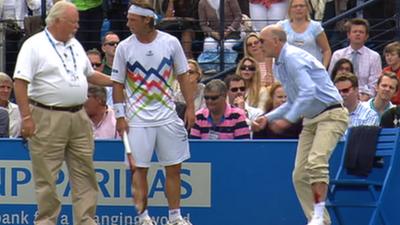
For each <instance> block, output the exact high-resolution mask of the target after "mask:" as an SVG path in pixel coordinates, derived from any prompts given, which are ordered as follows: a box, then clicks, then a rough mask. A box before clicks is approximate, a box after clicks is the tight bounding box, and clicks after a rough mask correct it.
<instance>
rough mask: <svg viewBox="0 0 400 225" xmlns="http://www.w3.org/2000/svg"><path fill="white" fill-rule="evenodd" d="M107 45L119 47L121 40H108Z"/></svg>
mask: <svg viewBox="0 0 400 225" xmlns="http://www.w3.org/2000/svg"><path fill="white" fill-rule="evenodd" d="M104 44H105V45H108V46H114V47H117V45H118V44H119V42H107V43H104Z"/></svg>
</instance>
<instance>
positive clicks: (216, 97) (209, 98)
mask: <svg viewBox="0 0 400 225" xmlns="http://www.w3.org/2000/svg"><path fill="white" fill-rule="evenodd" d="M219 96H220V95H214V96H211V95H204V99H205V100H206V101H207V100H211V101H215V100H217V99H218V98H219Z"/></svg>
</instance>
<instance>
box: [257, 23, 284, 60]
mask: <svg viewBox="0 0 400 225" xmlns="http://www.w3.org/2000/svg"><path fill="white" fill-rule="evenodd" d="M260 40H261V42H262V49H263V51H264V54H265V56H267V57H274V58H276V57H278V56H279V53H280V52H281V49H282V47H283V45H284V44H285V43H286V33H285V31H284V30H283V29H282V27H280V26H279V25H275V24H273V25H269V26H266V27H264V28H263V29H262V30H261V32H260Z"/></svg>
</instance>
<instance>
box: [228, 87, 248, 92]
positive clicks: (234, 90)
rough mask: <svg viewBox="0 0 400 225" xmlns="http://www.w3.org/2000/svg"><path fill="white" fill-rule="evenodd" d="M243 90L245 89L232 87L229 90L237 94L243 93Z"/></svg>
mask: <svg viewBox="0 0 400 225" xmlns="http://www.w3.org/2000/svg"><path fill="white" fill-rule="evenodd" d="M245 90H246V87H234V88H231V89H230V91H231V92H238V91H241V92H244V91H245Z"/></svg>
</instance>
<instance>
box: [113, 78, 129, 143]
mask: <svg viewBox="0 0 400 225" xmlns="http://www.w3.org/2000/svg"><path fill="white" fill-rule="evenodd" d="M112 96H113V102H114V113H115V116H116V119H117V124H116V128H117V131H118V133H119V135H120V137H123V133H124V132H128V131H129V129H128V128H129V127H128V123H127V122H126V119H125V97H124V84H121V83H118V82H115V81H114V82H113V91H112Z"/></svg>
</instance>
